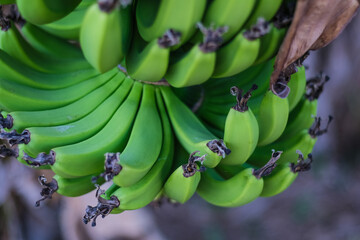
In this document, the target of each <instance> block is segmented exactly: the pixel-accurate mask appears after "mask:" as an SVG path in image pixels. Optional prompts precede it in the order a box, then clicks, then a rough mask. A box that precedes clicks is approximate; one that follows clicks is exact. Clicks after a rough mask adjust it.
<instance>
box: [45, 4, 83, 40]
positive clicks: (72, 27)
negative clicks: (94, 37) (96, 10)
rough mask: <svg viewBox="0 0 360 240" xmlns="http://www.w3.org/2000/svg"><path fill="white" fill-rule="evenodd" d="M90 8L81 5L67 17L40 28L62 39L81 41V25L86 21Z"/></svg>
mask: <svg viewBox="0 0 360 240" xmlns="http://www.w3.org/2000/svg"><path fill="white" fill-rule="evenodd" d="M88 8H89V7H88V6H84V7H82V6H80V5H79V6H78V7H77V8H76V9H75V10H74V11H72V12H71V13H69V14H68V15H67V16H65V17H63V18H61V19H59V20H57V21H54V22H51V23H48V24H44V25H40V26H39V27H40V28H42V29H43V30H44V31H46V32H48V33H51V34H53V35H55V36H58V37H60V38H64V39H68V40H79V35H80V27H81V23H82V21H83V20H84V16H85V14H86V11H87V9H88Z"/></svg>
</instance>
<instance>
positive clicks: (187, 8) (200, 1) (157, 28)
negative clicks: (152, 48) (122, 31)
mask: <svg viewBox="0 0 360 240" xmlns="http://www.w3.org/2000/svg"><path fill="white" fill-rule="evenodd" d="M205 5H206V0H196V1H194V0H182V1H176V0H169V1H160V0H156V1H154V0H138V1H137V3H136V23H137V27H138V30H139V33H140V35H141V37H142V38H143V39H144V40H145V41H147V42H151V41H152V40H154V39H156V38H159V37H161V36H162V35H163V34H164V32H166V31H167V30H169V29H173V30H175V31H177V32H180V33H181V38H180V43H179V45H176V47H179V46H180V45H182V44H184V43H185V42H186V41H187V40H188V39H189V38H190V37H191V36H192V35H193V33H194V32H195V31H196V27H195V24H196V23H197V22H199V21H200V20H201V18H202V16H203V14H204V11H205Z"/></svg>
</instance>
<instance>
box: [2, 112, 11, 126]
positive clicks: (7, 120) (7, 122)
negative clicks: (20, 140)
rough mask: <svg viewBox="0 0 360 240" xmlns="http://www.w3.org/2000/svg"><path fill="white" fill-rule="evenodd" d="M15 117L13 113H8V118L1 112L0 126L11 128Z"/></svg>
mask: <svg viewBox="0 0 360 240" xmlns="http://www.w3.org/2000/svg"><path fill="white" fill-rule="evenodd" d="M13 124H14V119H13V117H12V116H11V115H7V116H6V118H4V116H3V115H2V114H1V112H0V128H7V129H10V128H12V127H13Z"/></svg>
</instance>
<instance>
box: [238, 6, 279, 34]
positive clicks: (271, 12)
mask: <svg viewBox="0 0 360 240" xmlns="http://www.w3.org/2000/svg"><path fill="white" fill-rule="evenodd" d="M282 2H283V0H273V1H269V0H257V1H256V4H255V7H254V10H253V11H252V13H251V15H250V17H249V19H248V20H247V21H246V24H245V27H246V28H247V27H250V26H251V25H253V24H255V23H256V22H257V20H258V19H259V18H264V19H265V20H266V21H270V20H271V19H272V18H273V17H274V16H275V14H276V13H277V11H278V10H279V8H280V6H281V3H282Z"/></svg>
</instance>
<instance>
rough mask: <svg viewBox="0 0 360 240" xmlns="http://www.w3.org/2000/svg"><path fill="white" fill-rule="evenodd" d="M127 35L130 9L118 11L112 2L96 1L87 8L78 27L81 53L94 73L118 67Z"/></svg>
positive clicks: (126, 46)
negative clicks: (93, 69) (94, 70)
mask: <svg viewBox="0 0 360 240" xmlns="http://www.w3.org/2000/svg"><path fill="white" fill-rule="evenodd" d="M94 29H95V30H96V31H94ZM131 34H132V21H131V7H130V6H129V7H126V8H121V7H120V6H119V5H117V4H114V3H113V1H99V2H98V3H95V4H93V5H92V6H91V7H89V9H88V10H87V12H86V15H85V17H84V20H83V22H82V24H81V29H80V45H81V49H82V51H83V53H84V56H85V58H86V59H87V60H88V61H89V63H90V64H91V65H92V66H93V67H94V68H95V69H96V70H98V71H99V72H106V71H108V70H110V69H112V68H114V67H116V66H117V65H118V64H120V62H121V60H122V59H123V57H124V56H125V54H126V52H127V50H128V47H129V44H130V39H131Z"/></svg>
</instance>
